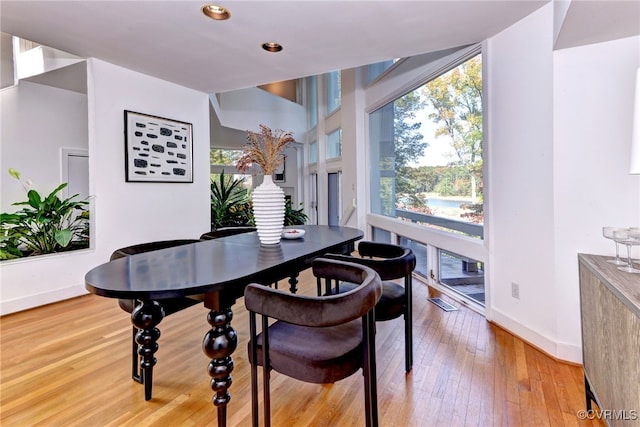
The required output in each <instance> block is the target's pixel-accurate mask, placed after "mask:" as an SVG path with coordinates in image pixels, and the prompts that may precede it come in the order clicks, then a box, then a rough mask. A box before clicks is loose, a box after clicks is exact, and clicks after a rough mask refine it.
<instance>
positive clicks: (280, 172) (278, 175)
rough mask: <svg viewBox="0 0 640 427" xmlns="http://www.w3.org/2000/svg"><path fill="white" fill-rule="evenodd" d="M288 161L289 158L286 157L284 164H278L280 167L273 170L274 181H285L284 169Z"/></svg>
mask: <svg viewBox="0 0 640 427" xmlns="http://www.w3.org/2000/svg"><path fill="white" fill-rule="evenodd" d="M286 163H287V158H286V157H285V158H284V161H283V162H282V164H281V165H280V166H278V168H277V169H276V170H275V171H274V172H273V182H285V179H284V177H285V175H284V172H285V169H284V165H285V164H286Z"/></svg>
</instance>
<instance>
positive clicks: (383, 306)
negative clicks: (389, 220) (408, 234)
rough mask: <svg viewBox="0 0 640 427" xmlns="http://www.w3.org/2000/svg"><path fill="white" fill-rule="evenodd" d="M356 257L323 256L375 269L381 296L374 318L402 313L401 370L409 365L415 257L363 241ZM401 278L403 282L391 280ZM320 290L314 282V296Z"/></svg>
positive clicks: (339, 288)
mask: <svg viewBox="0 0 640 427" xmlns="http://www.w3.org/2000/svg"><path fill="white" fill-rule="evenodd" d="M358 254H359V255H360V257H355V256H350V255H334V254H327V255H325V257H326V258H330V259H336V260H342V261H347V262H355V263H358V264H361V265H366V266H367V267H370V268H372V269H373V270H375V271H376V272H377V273H378V275H380V279H382V280H383V282H382V297H381V298H380V301H379V302H378V304H377V305H376V320H377V321H384V320H391V319H396V318H398V317H400V316H404V343H405V371H406V372H409V371H411V368H412V367H413V327H412V310H411V307H412V297H411V286H412V273H413V270H414V269H415V268H416V256H415V254H414V253H413V251H412V250H411V249H409V248H406V247H403V246H399V245H392V244H389V243H378V242H367V241H363V242H360V243H359V244H358ZM396 279H404V285H400V284H398V283H395V282H391V280H396ZM355 286H356V285H354V284H353V283H340V284H338V285H337V286H334V287H332V288H331V289H325V293H335V292H345V291H348V290H350V289H353V288H354V287H355ZM321 292H322V290H321V286H320V284H319V283H318V295H320V293H321Z"/></svg>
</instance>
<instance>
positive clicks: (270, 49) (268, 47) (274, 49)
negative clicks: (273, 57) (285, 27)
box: [262, 42, 282, 53]
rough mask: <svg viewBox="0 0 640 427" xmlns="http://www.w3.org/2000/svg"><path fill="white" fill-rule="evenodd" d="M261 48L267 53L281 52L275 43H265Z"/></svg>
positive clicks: (280, 47) (279, 46)
mask: <svg viewBox="0 0 640 427" xmlns="http://www.w3.org/2000/svg"><path fill="white" fill-rule="evenodd" d="M262 48H263V49H264V50H266V51H267V52H274V53H275V52H280V51H281V50H282V45H281V44H280V43H276V42H266V43H262Z"/></svg>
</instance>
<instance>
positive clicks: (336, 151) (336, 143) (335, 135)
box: [327, 129, 342, 159]
mask: <svg viewBox="0 0 640 427" xmlns="http://www.w3.org/2000/svg"><path fill="white" fill-rule="evenodd" d="M340 156H342V129H336V130H334V131H333V132H331V133H330V134H329V135H327V159H336V158H338V157H340Z"/></svg>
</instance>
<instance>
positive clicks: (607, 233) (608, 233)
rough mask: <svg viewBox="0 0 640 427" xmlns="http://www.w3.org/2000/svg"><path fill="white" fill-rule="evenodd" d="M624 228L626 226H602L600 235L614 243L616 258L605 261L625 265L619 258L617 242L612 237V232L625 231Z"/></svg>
mask: <svg viewBox="0 0 640 427" xmlns="http://www.w3.org/2000/svg"><path fill="white" fill-rule="evenodd" d="M626 230H627V229H626V228H619V227H602V235H603V236H604V237H605V238H607V239H611V240H613V241H614V242H615V243H616V259H610V260H608V261H607V262H609V263H611V264H615V265H627V263H626V262H624V261H622V260H621V259H620V253H619V246H618V242H617V241H616V240H615V239H614V238H613V233H615V232H616V231H619V232H623V231H624V232H626Z"/></svg>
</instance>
